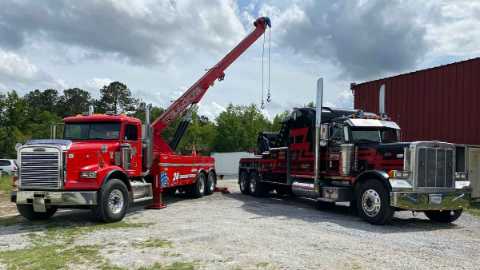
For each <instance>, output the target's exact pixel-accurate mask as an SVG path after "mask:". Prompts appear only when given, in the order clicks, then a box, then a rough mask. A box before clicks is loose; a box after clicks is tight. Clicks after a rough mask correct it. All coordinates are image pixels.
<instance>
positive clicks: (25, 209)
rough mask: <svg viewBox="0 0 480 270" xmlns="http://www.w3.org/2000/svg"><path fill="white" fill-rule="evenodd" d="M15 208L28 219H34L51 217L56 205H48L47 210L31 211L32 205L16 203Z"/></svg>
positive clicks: (55, 210)
mask: <svg viewBox="0 0 480 270" xmlns="http://www.w3.org/2000/svg"><path fill="white" fill-rule="evenodd" d="M17 210H18V212H19V213H20V215H22V216H23V217H24V218H26V219H28V220H30V221H35V220H45V219H49V218H51V217H52V216H53V215H54V214H55V212H57V207H54V206H50V207H48V208H47V212H45V213H42V212H35V211H33V205H30V204H17Z"/></svg>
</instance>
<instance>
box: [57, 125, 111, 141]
mask: <svg viewBox="0 0 480 270" xmlns="http://www.w3.org/2000/svg"><path fill="white" fill-rule="evenodd" d="M63 138H64V139H66V140H117V139H118V138H120V123H108V122H101V123H67V124H65V129H64V133H63Z"/></svg>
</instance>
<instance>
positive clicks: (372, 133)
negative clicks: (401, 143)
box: [352, 128, 399, 143]
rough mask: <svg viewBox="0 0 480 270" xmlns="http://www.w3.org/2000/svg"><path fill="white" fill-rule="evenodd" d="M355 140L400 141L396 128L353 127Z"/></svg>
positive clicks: (353, 138)
mask: <svg viewBox="0 0 480 270" xmlns="http://www.w3.org/2000/svg"><path fill="white" fill-rule="evenodd" d="M352 140H353V141H354V142H376V143H381V142H383V143H393V142H398V140H399V139H398V132H397V130H396V129H391V128H388V129H352Z"/></svg>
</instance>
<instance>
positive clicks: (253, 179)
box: [250, 177, 257, 193]
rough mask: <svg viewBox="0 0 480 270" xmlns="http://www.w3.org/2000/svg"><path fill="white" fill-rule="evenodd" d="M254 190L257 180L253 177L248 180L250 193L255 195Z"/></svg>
mask: <svg viewBox="0 0 480 270" xmlns="http://www.w3.org/2000/svg"><path fill="white" fill-rule="evenodd" d="M256 189H257V179H255V177H252V179H250V192H252V193H255V190H256Z"/></svg>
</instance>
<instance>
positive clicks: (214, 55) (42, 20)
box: [0, 0, 480, 119]
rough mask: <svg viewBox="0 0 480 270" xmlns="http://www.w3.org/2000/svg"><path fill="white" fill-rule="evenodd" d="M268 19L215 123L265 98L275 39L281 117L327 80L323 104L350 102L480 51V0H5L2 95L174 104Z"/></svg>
mask: <svg viewBox="0 0 480 270" xmlns="http://www.w3.org/2000/svg"><path fill="white" fill-rule="evenodd" d="M259 16H269V17H270V18H271V21H272V28H271V32H269V33H267V34H266V36H265V43H264V41H263V38H260V39H259V40H258V41H257V42H256V43H255V44H254V45H253V46H252V47H250V48H249V49H248V51H247V52H246V53H245V54H244V55H242V56H241V57H240V58H239V59H238V60H237V61H236V62H234V63H233V65H232V66H231V67H230V68H228V69H227V71H226V77H225V80H224V81H222V82H217V83H216V84H215V85H214V87H212V88H210V89H209V91H208V92H207V94H206V95H205V97H204V98H203V100H202V102H201V103H200V106H199V110H200V113H201V114H203V115H206V116H207V117H209V118H212V119H213V118H214V117H215V116H217V115H218V114H219V113H220V112H222V111H223V110H224V109H225V107H226V106H228V104H229V103H233V104H235V105H247V104H251V103H254V104H257V105H258V106H259V105H260V104H261V101H262V89H263V92H264V97H265V95H266V91H267V89H266V88H268V87H267V86H268V77H269V76H268V74H269V72H268V68H267V67H268V65H267V63H268V53H267V52H268V48H269V46H270V48H271V49H270V51H271V53H270V67H271V68H270V91H271V99H272V101H271V102H270V103H267V104H266V105H265V108H264V110H263V112H264V114H265V115H266V116H268V117H270V118H271V117H273V116H274V115H275V114H277V113H280V112H282V111H285V110H289V109H291V108H293V107H300V106H302V105H304V104H307V103H308V102H310V101H313V100H314V99H315V88H316V80H317V79H318V78H319V77H322V78H324V91H325V92H324V105H326V106H332V107H340V108H344V107H347V108H348V107H350V108H351V107H352V106H353V101H352V100H353V99H352V94H351V90H350V84H351V83H352V82H356V83H359V82H364V81H369V80H372V79H377V78H381V77H386V76H390V75H395V74H399V73H404V72H409V71H413V70H418V69H423V68H427V67H432V66H437V65H443V64H447V63H451V62H456V61H461V60H464V59H469V58H473V57H478V56H479V55H480V46H479V45H480V27H478V26H479V25H480V1H471V0H456V1H447V0H424V1H416V0H415V1H414V0H412V1H409V0H404V1H399V0H384V1H380V0H371V1H369V0H348V1H342V0H339V1H330V0H291V1H286V0H263V1H262V0H238V1H233V0H135V1H127V0H83V1H78V0H64V1H60V0H42V1H38V0H3V1H0V92H3V93H4V92H6V91H9V90H12V89H15V90H16V91H18V92H19V93H21V94H24V93H26V92H28V91H31V90H34V89H47V88H55V89H58V90H63V89H67V88H73V87H79V88H83V89H85V90H87V91H89V92H91V93H92V96H94V97H98V93H99V91H98V90H99V89H100V88H101V87H102V86H104V85H106V84H108V83H109V82H112V81H121V82H123V83H126V84H127V85H128V87H129V88H130V89H131V91H132V93H133V95H134V96H136V97H138V98H141V99H142V100H144V101H146V102H148V103H152V104H153V105H157V106H162V107H166V106H168V105H169V104H170V103H171V101H172V100H174V99H175V98H177V97H178V96H180V95H181V93H183V91H185V90H186V89H188V87H189V86H190V85H191V84H193V83H194V82H195V81H196V80H197V79H198V78H200V77H201V76H202V75H203V73H204V72H205V70H206V69H208V68H209V67H212V66H213V65H215V63H216V62H217V61H218V60H219V59H220V58H221V57H223V56H224V55H225V54H226V53H227V52H228V51H229V50H230V49H232V48H233V47H234V46H235V45H236V44H237V43H238V42H239V41H240V40H241V39H242V38H243V37H245V36H246V35H247V34H248V33H249V32H250V31H252V30H253V25H252V22H253V21H254V20H255V18H257V17H259ZM269 37H270V38H269ZM269 40H270V42H269ZM263 46H265V53H264V54H263V57H262V47H263ZM262 59H263V62H264V66H263V68H264V76H263V81H262ZM262 85H263V86H262Z"/></svg>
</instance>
